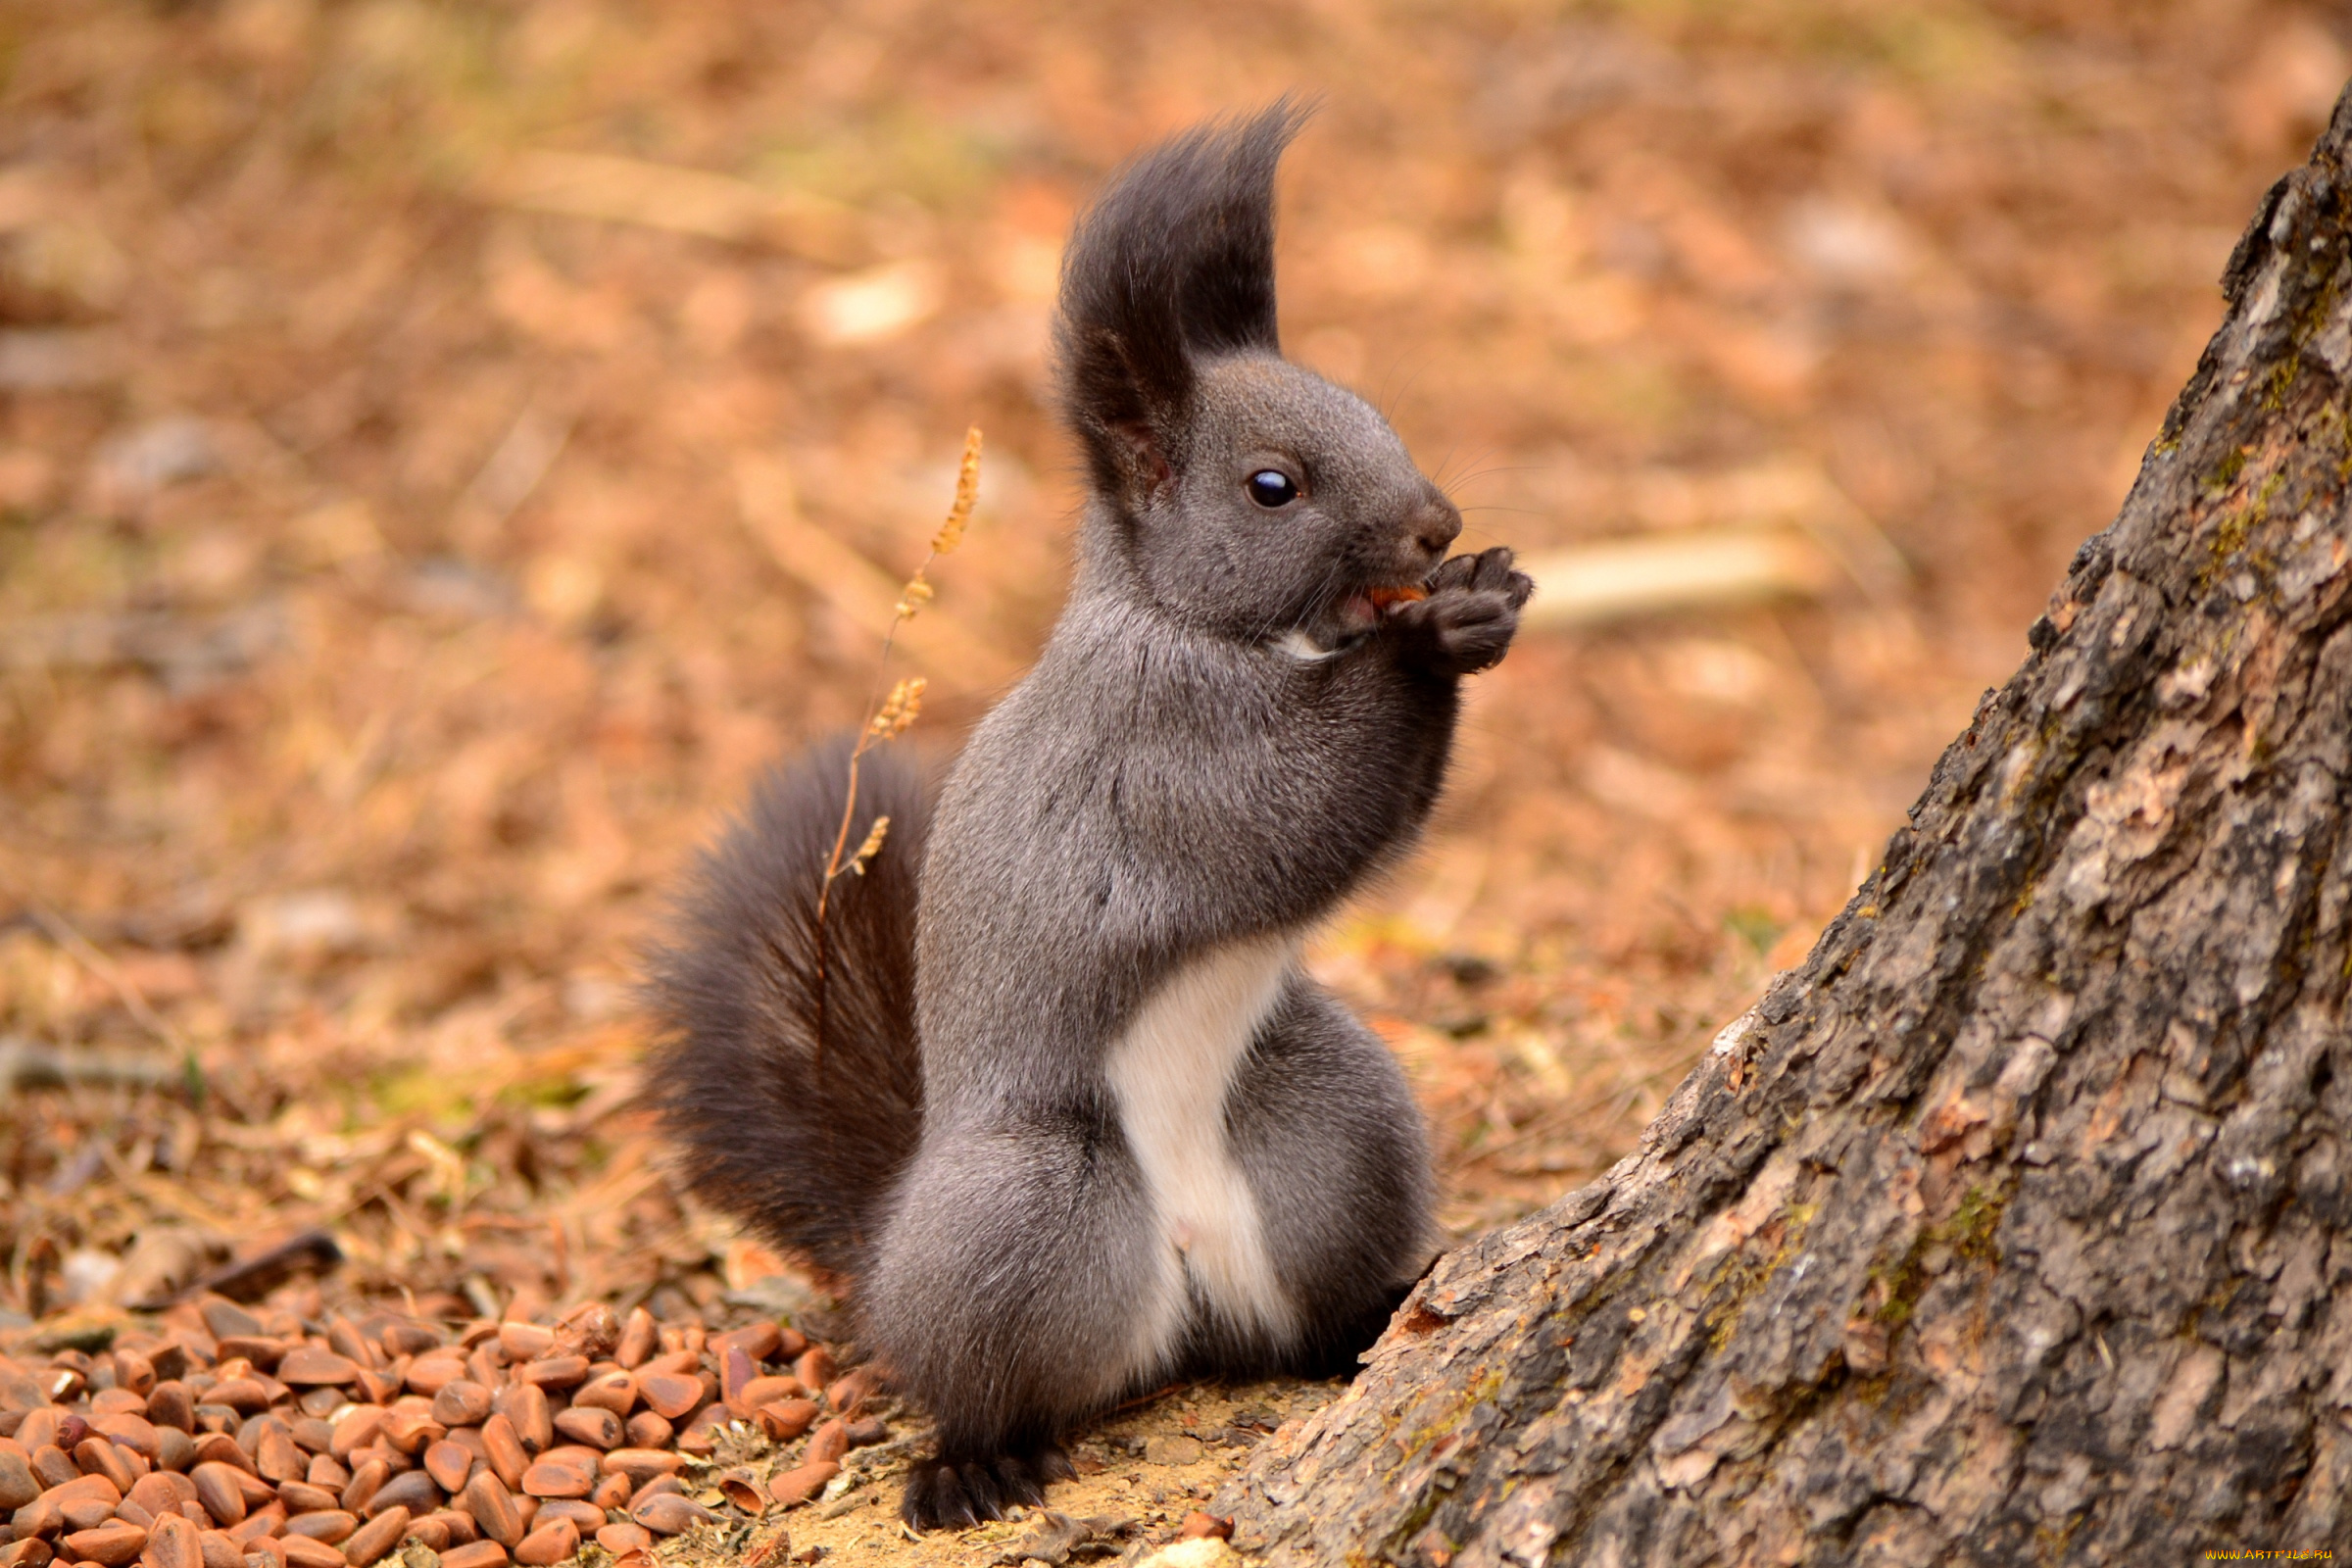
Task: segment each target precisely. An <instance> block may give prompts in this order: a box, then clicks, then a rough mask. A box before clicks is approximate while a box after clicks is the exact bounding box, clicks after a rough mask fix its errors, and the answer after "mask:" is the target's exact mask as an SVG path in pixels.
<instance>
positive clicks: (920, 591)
mask: <svg viewBox="0 0 2352 1568" xmlns="http://www.w3.org/2000/svg"><path fill="white" fill-rule="evenodd" d="M930 602H931V585H930V584H929V583H927V582H925V581H923V574H922V573H921V572H919V571H918V572H916V573H915V574H914V575H913V576H911V577H909V578H907V586H906V587H904V588H902V589H900V590H899V603H898V616H899V618H900V619H901V620H907V619H909V618H911V617H912V616H913V614H914V613H915V612H916V611H918V610H920V609H922V608H923V607H924V606H925V605H927V604H929V603H930Z"/></svg>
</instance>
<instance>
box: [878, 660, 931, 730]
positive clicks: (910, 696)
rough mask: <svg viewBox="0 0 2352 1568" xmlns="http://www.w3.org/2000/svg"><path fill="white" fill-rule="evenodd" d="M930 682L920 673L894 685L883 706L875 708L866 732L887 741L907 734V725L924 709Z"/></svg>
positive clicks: (883, 700) (883, 701)
mask: <svg viewBox="0 0 2352 1568" xmlns="http://www.w3.org/2000/svg"><path fill="white" fill-rule="evenodd" d="M930 684H931V683H930V682H929V681H927V680H925V679H923V677H922V676H920V675H909V676H907V678H906V679H905V680H902V681H900V682H899V683H898V684H897V685H896V686H893V687H892V688H891V689H890V695H889V696H888V697H885V698H884V699H882V706H881V707H880V708H878V709H876V710H874V716H873V718H872V719H871V720H870V721H869V722H868V723H867V724H866V726H865V732H866V733H867V734H868V735H871V736H873V737H874V738H875V739H876V740H885V741H886V740H889V739H890V738H891V737H892V736H894V735H904V734H906V733H907V726H908V725H909V724H912V723H913V722H914V720H915V715H916V714H918V713H920V712H921V711H923V688H924V687H926V686H928V685H930Z"/></svg>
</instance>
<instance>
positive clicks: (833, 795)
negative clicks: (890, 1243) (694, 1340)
mask: <svg viewBox="0 0 2352 1568" xmlns="http://www.w3.org/2000/svg"><path fill="white" fill-rule="evenodd" d="M849 758H850V742H849V741H848V740H846V739H845V740H842V741H839V742H836V743H834V744H831V745H827V746H822V747H818V748H816V749H815V750H813V751H812V752H810V753H809V755H808V756H807V757H804V758H802V759H800V760H798V761H796V762H793V763H791V764H788V765H786V766H782V767H779V768H777V769H776V770H775V771H774V772H772V773H770V774H769V775H768V776H767V777H766V778H765V779H763V780H762V781H761V782H760V786H759V787H758V788H757V789H756V790H755V791H754V792H753V795H752V800H751V804H750V805H749V806H748V807H747V808H746V809H745V810H744V812H743V814H742V815H741V816H740V817H738V818H737V819H736V820H735V822H734V823H733V824H732V825H731V826H730V827H729V828H728V829H727V831H726V832H725V833H724V834H723V835H722V836H721V837H720V839H719V840H718V842H717V843H716V844H715V845H713V846H711V848H709V849H707V850H706V851H704V852H703V855H702V857H701V858H700V862H699V863H698V864H697V866H696V867H695V871H694V874H693V875H692V877H691V878H690V879H689V881H688V886H687V890H686V893H685V896H684V898H683V899H682V900H681V901H680V905H679V907H678V911H677V918H676V920H675V922H674V925H673V929H672V931H671V933H670V936H669V940H668V941H667V943H666V944H665V945H664V946H662V948H661V949H660V950H658V951H657V952H656V953H655V954H654V955H653V958H652V964H651V976H650V981H651V984H650V987H649V991H650V998H651V1001H652V1004H653V1007H654V1010H655V1012H656V1014H657V1016H658V1017H659V1019H660V1021H661V1023H662V1025H663V1026H664V1034H665V1038H664V1040H663V1041H662V1044H661V1045H660V1046H659V1047H658V1048H657V1049H656V1051H655V1053H654V1054H653V1056H652V1058H651V1059H650V1061H649V1062H648V1064H647V1067H648V1076H647V1084H648V1088H649V1090H650V1097H651V1099H652V1100H653V1102H654V1103H655V1104H656V1105H657V1106H658V1107H659V1108H660V1111H661V1114H662V1121H663V1124H664V1128H665V1130H666V1131H667V1133H668V1134H669V1137H670V1141H671V1143H672V1145H673V1146H674V1147H675V1148H676V1149H677V1150H678V1151H679V1153H680V1157H681V1159H682V1162H683V1165H684V1171H683V1174H684V1176H685V1178H686V1180H687V1183H688V1185H689V1186H690V1187H691V1188H692V1189H693V1191H694V1192H695V1193H696V1194H697V1195H699V1196H700V1197H702V1198H704V1199H705V1200H707V1201H711V1202H713V1203H715V1204H717V1205H718V1206H720V1207H722V1208H725V1209H727V1210H729V1211H730V1212H732V1213H735V1214H737V1215H739V1216H741V1217H742V1218H744V1219H745V1220H747V1221H749V1222H750V1223H751V1224H752V1225H753V1226H754V1227H755V1228H757V1229H758V1230H759V1231H760V1233H761V1234H762V1235H763V1236H764V1237H765V1238H766V1239H767V1240H769V1241H771V1242H773V1243H775V1244H777V1245H778V1246H781V1247H784V1248H787V1249H791V1250H796V1251H799V1252H801V1253H804V1254H805V1255H807V1256H808V1257H809V1259H810V1260H811V1261H813V1262H815V1263H817V1264H818V1265H819V1266H821V1267H823V1268H826V1269H830V1270H832V1271H833V1272H835V1273H838V1274H844V1275H852V1276H855V1275H858V1274H860V1273H862V1272H863V1271H864V1267H865V1263H866V1259H867V1256H868V1252H869V1250H870V1248H871V1246H872V1244H873V1241H874V1239H875V1236H876V1233H877V1231H878V1229H879V1226H880V1220H881V1212H882V1205H883V1204H884V1203H885V1202H886V1201H887V1200H888V1197H889V1194H890V1189H891V1186H892V1183H893V1182H894V1181H895V1180H896V1179H897V1177H898V1174H899V1171H900V1170H901V1168H902V1167H903V1166H904V1165H905V1164H906V1162H907V1159H908V1158H909V1157H910V1156H911V1155H912V1154H913V1152H914V1147H915V1142H916V1140H917V1138H918V1136H919V1135H920V1133H921V1129H922V1097H923V1075H922V1059H921V1055H920V1054H919V1052H918V1050H917V1047H916V1044H915V1033H914V907H915V888H916V880H917V875H916V874H917V872H918V871H919V870H920V868H921V864H922V850H923V837H924V833H925V830H926V829H927V828H928V826H929V819H930V800H929V792H928V790H927V789H926V788H925V786H924V783H923V780H922V779H921V778H920V776H919V775H918V774H917V773H916V771H915V770H914V769H913V768H911V767H909V766H907V765H906V764H904V763H901V762H898V761H896V760H893V759H892V758H891V757H890V756H889V754H888V753H884V752H874V753H869V754H868V755H867V756H866V757H865V758H864V760H862V761H860V762H859V764H858V810H857V815H856V817H855V819H854V820H853V821H852V822H851V824H850V834H849V843H848V848H847V850H845V852H844V859H845V861H846V860H847V858H848V855H849V854H851V853H854V852H855V851H856V849H857V847H858V844H860V843H861V842H862V841H863V840H864V838H865V836H866V833H867V831H868V830H869V829H870V828H871V827H872V825H873V820H874V818H875V817H876V816H877V815H887V816H888V817H889V818H890V827H889V830H888V833H887V836H886V837H885V840H884V842H883V846H882V849H881V852H880V853H879V854H877V855H876V856H875V857H874V858H873V859H872V860H871V861H870V862H868V863H867V865H866V867H865V871H864V874H863V875H861V876H860V875H851V874H846V873H845V874H843V875H841V876H839V877H837V878H836V879H835V880H834V883H833V891H832V894H831V896H830V898H829V899H828V900H827V902H826V908H825V921H824V944H823V949H822V954H823V981H822V986H823V999H822V1007H821V1010H820V1006H819V998H818V986H819V980H818V955H819V948H818V944H817V924H816V905H817V895H818V892H819V891H820V889H821V888H822V887H823V885H824V876H825V864H826V861H827V859H828V858H829V857H830V856H831V855H832V853H833V844H834V837H835V835H836V833H838V832H839V830H840V826H841V807H842V798H843V795H844V793H845V791H846V789H847V787H848V779H849ZM820 1018H821V1027H822V1039H821V1047H822V1049H821V1051H820V1049H819V1046H820V1039H819V1022H820Z"/></svg>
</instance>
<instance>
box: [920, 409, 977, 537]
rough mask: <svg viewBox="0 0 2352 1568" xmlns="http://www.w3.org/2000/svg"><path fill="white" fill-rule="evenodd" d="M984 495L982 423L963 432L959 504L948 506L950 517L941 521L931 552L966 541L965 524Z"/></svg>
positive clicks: (958, 471) (959, 473) (958, 481)
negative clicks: (982, 478) (981, 465)
mask: <svg viewBox="0 0 2352 1568" xmlns="http://www.w3.org/2000/svg"><path fill="white" fill-rule="evenodd" d="M979 499H980V427H979V426H978V425H976V424H975V425H973V426H972V427H971V428H970V429H968V430H966V431H964V432H963V464H962V466H960V467H958V468H957V469H956V504H955V505H954V506H952V507H950V508H949V509H948V520H947V521H945V522H943V523H941V524H940V525H939V532H938V533H936V534H933V535H932V536H931V553H932V554H933V555H935V556H944V555H946V554H947V553H948V552H949V551H951V550H953V549H955V548H956V546H957V545H959V544H961V543H962V542H963V527H964V524H965V523H967V522H970V521H971V520H972V507H973V505H974V503H976V502H978V501H979Z"/></svg>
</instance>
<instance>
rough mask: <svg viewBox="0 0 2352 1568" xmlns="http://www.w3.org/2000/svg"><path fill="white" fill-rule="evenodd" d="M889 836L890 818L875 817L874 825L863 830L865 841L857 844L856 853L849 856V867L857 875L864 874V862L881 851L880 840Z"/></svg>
mask: <svg viewBox="0 0 2352 1568" xmlns="http://www.w3.org/2000/svg"><path fill="white" fill-rule="evenodd" d="M889 836H890V818H889V817H887V816H877V817H875V818H874V825H873V826H872V827H869V828H867V829H866V830H865V842H864V843H863V844H860V845H858V853H857V854H856V855H854V856H852V857H851V858H850V869H851V870H852V871H854V872H856V873H857V874H858V875H859V876H863V875H865V862H866V861H868V860H870V859H872V858H874V857H875V856H877V855H879V854H881V853H882V841H883V840H884V839H886V838H888V837H889Z"/></svg>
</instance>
